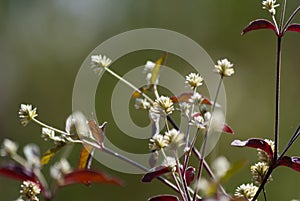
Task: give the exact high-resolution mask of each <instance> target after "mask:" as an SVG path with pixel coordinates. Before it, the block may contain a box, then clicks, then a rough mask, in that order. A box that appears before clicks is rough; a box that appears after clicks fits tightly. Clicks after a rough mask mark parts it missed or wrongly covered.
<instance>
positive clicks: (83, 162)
mask: <svg viewBox="0 0 300 201" xmlns="http://www.w3.org/2000/svg"><path fill="white" fill-rule="evenodd" d="M94 150H95V149H94V148H93V147H92V146H89V145H85V146H83V147H82V149H81V152H80V156H79V162H78V169H79V170H80V169H90V168H91V165H92V160H93V153H94Z"/></svg>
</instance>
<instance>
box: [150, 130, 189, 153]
mask: <svg viewBox="0 0 300 201" xmlns="http://www.w3.org/2000/svg"><path fill="white" fill-rule="evenodd" d="M183 144H184V134H183V133H181V132H180V131H177V130H176V129H174V128H173V129H171V130H170V131H168V132H165V135H162V134H160V133H158V134H155V135H154V136H153V137H152V138H151V139H150V142H149V149H150V150H151V151H158V150H160V149H163V148H165V147H167V146H168V148H170V149H172V150H176V149H177V148H179V147H180V146H182V145H183Z"/></svg>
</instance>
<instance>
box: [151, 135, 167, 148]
mask: <svg viewBox="0 0 300 201" xmlns="http://www.w3.org/2000/svg"><path fill="white" fill-rule="evenodd" d="M167 145H168V143H167V141H166V140H165V139H164V136H163V135H161V134H155V135H154V136H153V137H152V138H151V139H150V143H149V149H150V150H151V151H157V150H160V149H162V148H164V147H166V146H167Z"/></svg>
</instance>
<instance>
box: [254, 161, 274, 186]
mask: <svg viewBox="0 0 300 201" xmlns="http://www.w3.org/2000/svg"><path fill="white" fill-rule="evenodd" d="M250 169H251V173H252V177H253V180H254V182H255V183H256V184H258V185H260V184H261V183H262V182H263V179H264V177H265V175H266V174H267V171H268V169H269V166H268V165H267V164H266V163H265V162H258V163H255V165H252V166H251V168H250ZM270 181H272V177H271V176H270V177H269V178H268V182H270Z"/></svg>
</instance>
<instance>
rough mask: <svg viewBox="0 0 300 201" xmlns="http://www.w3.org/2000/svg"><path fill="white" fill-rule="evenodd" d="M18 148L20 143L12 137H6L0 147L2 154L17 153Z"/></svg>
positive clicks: (0, 153)
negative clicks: (12, 139)
mask: <svg viewBox="0 0 300 201" xmlns="http://www.w3.org/2000/svg"><path fill="white" fill-rule="evenodd" d="M17 150H18V145H17V144H16V143H15V142H13V141H11V140H10V139H4V140H3V143H2V147H1V149H0V155H1V156H7V155H10V156H12V155H15V154H16V153H17Z"/></svg>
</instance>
